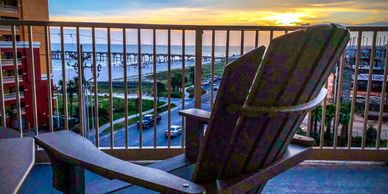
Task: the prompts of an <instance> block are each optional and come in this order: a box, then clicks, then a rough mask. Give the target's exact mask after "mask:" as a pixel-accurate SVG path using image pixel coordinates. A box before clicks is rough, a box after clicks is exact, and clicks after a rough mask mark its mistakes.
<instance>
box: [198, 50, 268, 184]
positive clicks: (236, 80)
mask: <svg viewBox="0 0 388 194" xmlns="http://www.w3.org/2000/svg"><path fill="white" fill-rule="evenodd" d="M264 51H265V47H264V46H261V47H258V48H256V49H254V50H252V51H250V52H248V53H246V54H245V55H244V56H243V57H240V58H238V59H236V60H235V61H233V62H231V63H230V64H228V65H227V66H225V70H224V73H223V76H222V81H221V83H220V87H219V89H218V94H217V97H216V101H215V103H214V108H213V110H212V113H211V116H210V117H211V118H210V120H214V121H220V122H217V123H215V122H210V125H209V127H208V129H210V128H213V125H215V126H216V127H217V128H219V129H222V130H218V131H217V130H210V131H206V133H211V135H207V136H205V137H204V140H203V141H202V145H201V146H205V147H206V148H207V150H208V152H202V153H201V154H200V155H199V156H198V157H202V158H204V159H205V160H206V159H207V158H213V159H214V160H206V161H207V162H206V163H197V165H201V164H204V165H205V166H200V168H201V169H206V172H208V173H209V176H211V174H214V173H217V172H218V171H213V169H214V168H213V167H214V166H218V165H219V163H218V161H219V160H221V158H222V157H223V156H224V155H225V154H226V152H225V151H226V149H224V148H225V147H224V148H222V147H221V149H220V146H219V145H220V144H222V145H225V142H224V140H226V139H231V137H232V133H231V131H233V128H234V125H233V124H234V123H236V122H237V119H238V118H239V115H237V114H229V113H227V112H226V110H225V106H226V105H227V104H230V103H237V104H242V103H244V102H245V100H246V97H247V95H248V93H249V89H250V87H251V85H252V82H253V80H254V77H255V75H256V72H257V70H258V68H259V65H260V62H261V60H262V58H263V55H264ZM231 123H232V124H231ZM225 132H227V133H225ZM214 137H216V138H215V139H214ZM208 138H211V139H208ZM199 160H202V159H199ZM212 161H214V162H215V163H212ZM208 167H209V168H208ZM201 176H202V174H201ZM202 177H205V176H202Z"/></svg>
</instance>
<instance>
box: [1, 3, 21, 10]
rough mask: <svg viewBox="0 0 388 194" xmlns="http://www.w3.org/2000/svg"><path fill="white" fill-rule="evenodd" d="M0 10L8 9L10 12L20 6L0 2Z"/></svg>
mask: <svg viewBox="0 0 388 194" xmlns="http://www.w3.org/2000/svg"><path fill="white" fill-rule="evenodd" d="M0 11H8V12H17V11H18V6H17V5H4V4H2V5H1V4H0Z"/></svg>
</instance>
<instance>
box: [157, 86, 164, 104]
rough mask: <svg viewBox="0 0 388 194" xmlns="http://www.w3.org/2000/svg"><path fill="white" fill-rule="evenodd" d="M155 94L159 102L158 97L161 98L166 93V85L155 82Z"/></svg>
mask: <svg viewBox="0 0 388 194" xmlns="http://www.w3.org/2000/svg"><path fill="white" fill-rule="evenodd" d="M156 92H157V97H158V102H159V97H161V96H163V94H164V93H165V92H166V85H165V84H163V83H162V82H156Z"/></svg>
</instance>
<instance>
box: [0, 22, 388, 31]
mask: <svg viewBox="0 0 388 194" xmlns="http://www.w3.org/2000/svg"><path fill="white" fill-rule="evenodd" d="M0 25H32V26H53V27H56V26H57V27H60V26H63V27H89V28H91V27H95V28H108V27H109V28H141V29H165V30H166V29H171V30H173V29H175V30H183V29H184V30H236V31H240V30H252V31H254V30H263V31H266V30H274V31H284V30H297V29H300V28H303V27H302V26H238V25H214V26H213V25H171V24H134V23H103V22H64V21H36V20H1V21H0ZM386 29H388V27H387V28H386Z"/></svg>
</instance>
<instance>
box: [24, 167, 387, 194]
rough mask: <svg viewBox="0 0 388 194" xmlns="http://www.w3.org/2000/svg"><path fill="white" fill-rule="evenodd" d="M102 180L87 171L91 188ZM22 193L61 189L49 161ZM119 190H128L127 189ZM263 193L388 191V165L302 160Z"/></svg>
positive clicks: (29, 179)
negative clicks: (53, 178)
mask: <svg viewBox="0 0 388 194" xmlns="http://www.w3.org/2000/svg"><path fill="white" fill-rule="evenodd" d="M103 180H104V178H102V177H100V176H98V175H95V174H93V173H90V172H87V173H86V184H87V185H88V186H89V188H90V187H93V186H92V185H94V184H96V183H101V181H103ZM100 186H101V185H100ZM98 191H101V192H103V190H98ZM143 191H144V190H143ZM20 193H23V194H24V193H34V194H41V193H42V194H45V193H60V192H58V191H56V190H55V189H53V188H52V186H51V167H50V165H36V166H35V167H34V169H33V171H32V173H31V174H30V176H29V177H28V179H27V181H26V182H25V184H24V185H23V187H22V189H21V192H20ZM116 193H126V192H125V189H124V190H121V191H119V192H116ZM131 193H132V192H131ZM141 193H144V192H141ZM147 193H153V192H151V191H150V192H147ZM263 193H344V194H345V193H346V194H348V193H357V194H361V193H376V194H377V193H378V194H380V193H381V194H383V193H388V165H387V164H373V165H371V164H354V163H351V164H350V163H340V164H333V163H325V164H322V163H318V164H316V163H303V164H301V165H299V166H297V167H295V168H292V169H290V170H288V171H287V172H285V173H283V174H281V175H279V176H277V177H275V178H273V179H271V180H270V181H269V182H268V183H267V185H266V187H265V188H264V190H263Z"/></svg>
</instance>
